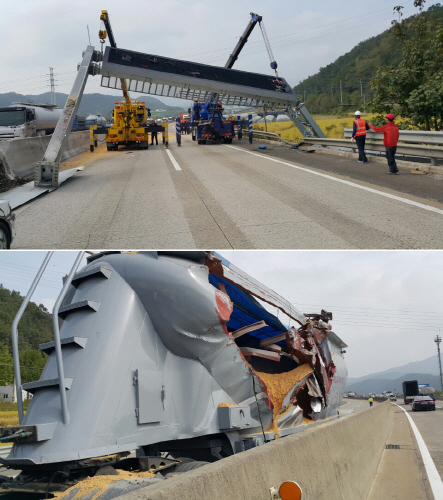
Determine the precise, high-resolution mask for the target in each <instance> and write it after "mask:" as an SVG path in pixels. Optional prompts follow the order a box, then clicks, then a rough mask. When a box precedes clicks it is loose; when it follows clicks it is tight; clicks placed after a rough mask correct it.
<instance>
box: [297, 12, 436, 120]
mask: <svg viewBox="0 0 443 500" xmlns="http://www.w3.org/2000/svg"><path fill="white" fill-rule="evenodd" d="M423 15H434V16H436V17H438V18H439V19H441V20H443V7H442V6H441V5H440V4H436V5H433V6H431V7H430V8H429V9H428V10H427V12H425V13H424V14H423ZM413 17H416V16H413ZM410 19H412V18H410ZM344 36H346V34H344ZM401 58H402V49H401V44H400V42H399V41H398V40H396V38H395V37H394V35H393V33H391V32H390V31H389V30H387V31H385V32H383V33H381V34H380V35H377V36H375V37H373V38H370V39H368V40H365V41H364V42H361V43H359V44H358V45H357V46H356V47H354V48H353V49H352V50H351V51H350V52H348V53H347V54H345V55H343V56H341V57H339V58H338V59H337V60H336V61H334V62H333V63H331V64H328V66H326V67H324V68H320V71H319V72H318V73H317V74H316V75H313V76H310V77H308V78H306V79H305V80H303V81H302V82H300V83H299V84H298V85H297V86H296V87H295V90H296V91H297V93H298V94H299V95H300V98H301V99H302V100H304V102H305V103H306V106H307V108H308V109H309V111H310V112H311V113H318V114H334V113H340V112H343V111H344V112H346V111H350V110H351V111H352V110H354V108H365V102H367V101H368V100H369V99H370V98H371V96H372V90H371V88H370V82H371V80H372V79H373V78H374V77H375V75H376V71H377V68H378V67H380V66H391V65H392V66H396V65H398V63H399V62H400V61H401ZM354 111H355V110H354ZM362 111H363V109H362Z"/></svg>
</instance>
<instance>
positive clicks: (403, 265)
mask: <svg viewBox="0 0 443 500" xmlns="http://www.w3.org/2000/svg"><path fill="white" fill-rule="evenodd" d="M45 254H46V253H45V252H40V251H13V252H1V253H0V283H2V284H3V286H5V287H6V288H9V289H13V290H17V291H19V292H20V293H21V294H22V295H25V294H26V293H27V290H28V289H29V286H30V285H31V282H32V280H33V278H34V276H35V274H36V272H37V271H38V269H39V267H40V264H41V262H42V261H43V259H44V256H45ZM220 254H221V255H223V257H225V258H226V259H228V260H229V261H230V262H232V263H233V264H234V265H236V266H237V267H239V268H241V269H242V270H244V271H246V272H247V273H249V274H250V275H251V276H253V277H254V278H256V279H258V280H259V281H261V282H262V283H264V284H265V285H266V286H268V287H269V288H271V289H273V290H274V291H276V292H277V293H279V294H280V295H282V296H283V297H284V298H286V299H288V300H290V301H291V303H292V304H293V305H294V306H295V307H296V308H297V309H298V310H299V311H301V312H303V313H319V312H320V310H321V309H326V310H328V311H331V312H332V313H333V320H332V322H331V324H332V327H333V331H334V332H335V333H336V334H337V335H338V336H339V337H340V338H341V339H342V340H343V341H344V342H345V343H346V344H347V345H348V348H347V349H346V354H345V359H346V365H347V367H348V371H349V374H348V375H349V377H353V378H354V377H360V376H364V375H367V374H371V373H376V372H379V371H383V370H387V369H389V368H394V367H396V366H402V365H404V364H407V363H410V362H412V361H420V360H423V359H426V358H429V357H431V356H435V355H436V344H435V342H434V338H435V336H436V335H437V334H439V335H440V336H441V335H442V333H443V310H442V300H441V299H442V283H443V251H414V250H407V251H257V250H256V251H226V250H223V251H220ZM76 255H77V253H76V252H71V251H56V252H54V255H53V257H52V260H51V261H50V263H49V265H48V268H47V271H46V272H45V274H44V276H43V279H42V281H41V285H39V287H37V290H36V292H35V294H34V297H33V301H34V302H36V303H37V304H40V303H43V304H44V305H45V306H46V307H47V308H48V309H50V310H52V307H53V305H54V303H55V300H56V298H57V296H58V293H59V291H60V290H61V284H62V281H61V278H62V276H63V275H64V274H66V273H68V272H69V270H70V269H71V267H72V264H73V263H74V259H75V256H76ZM85 262H86V260H85V259H84V260H83V263H85ZM280 319H281V320H282V321H283V322H285V321H284V318H282V316H280Z"/></svg>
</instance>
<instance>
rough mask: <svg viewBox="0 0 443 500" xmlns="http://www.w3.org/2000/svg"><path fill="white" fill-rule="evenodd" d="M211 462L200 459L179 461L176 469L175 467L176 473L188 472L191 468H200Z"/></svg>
mask: <svg viewBox="0 0 443 500" xmlns="http://www.w3.org/2000/svg"><path fill="white" fill-rule="evenodd" d="M208 463H209V462H201V461H198V460H190V461H186V462H185V461H184V460H183V462H181V463H179V464H178V465H177V466H176V467H175V469H174V474H175V473H177V474H178V473H182V472H188V471H190V470H194V469H198V468H200V467H203V466H204V465H206V464H208Z"/></svg>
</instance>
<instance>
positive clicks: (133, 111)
mask: <svg viewBox="0 0 443 500" xmlns="http://www.w3.org/2000/svg"><path fill="white" fill-rule="evenodd" d="M100 20H101V21H103V23H104V25H105V30H100V31H99V32H98V36H99V38H100V42H101V43H102V44H103V43H105V40H106V38H107V37H109V43H110V44H111V47H114V48H116V47H117V44H116V43H115V38H114V34H113V32H112V28H111V23H110V21H109V15H108V11H107V10H102V13H101V16H100ZM120 83H121V88H122V91H123V97H124V98H125V100H124V101H119V102H116V103H115V107H114V111H113V112H112V115H113V118H114V123H113V125H112V126H111V127H110V128H109V129H108V131H107V134H106V147H107V149H108V151H117V150H118V147H119V145H121V144H124V145H126V146H130V145H138V147H139V148H141V149H148V144H149V133H148V131H147V129H146V120H147V118H148V117H149V116H151V113H150V112H149V109H148V110H146V107H145V103H144V102H140V101H131V98H130V97H129V93H128V88H127V86H126V80H125V79H124V78H120Z"/></svg>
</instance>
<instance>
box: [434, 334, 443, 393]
mask: <svg viewBox="0 0 443 500" xmlns="http://www.w3.org/2000/svg"><path fill="white" fill-rule="evenodd" d="M434 342H435V343H436V344H437V353H438V366H439V367H440V385H441V390H442V391H443V375H442V372H441V357H440V342H441V337H440V335H437V336H436V337H435V339H434Z"/></svg>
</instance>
